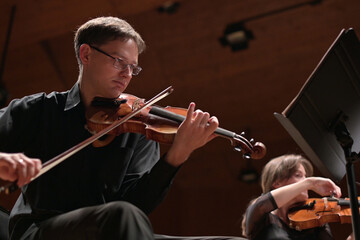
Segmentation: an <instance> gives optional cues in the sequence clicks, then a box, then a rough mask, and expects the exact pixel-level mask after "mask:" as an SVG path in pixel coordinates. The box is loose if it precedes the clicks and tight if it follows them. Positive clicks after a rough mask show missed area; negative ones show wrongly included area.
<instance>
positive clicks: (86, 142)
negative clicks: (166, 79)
mask: <svg viewBox="0 0 360 240" xmlns="http://www.w3.org/2000/svg"><path fill="white" fill-rule="evenodd" d="M173 90H174V88H173V87H172V86H170V87H168V88H166V89H164V90H163V91H162V92H160V93H158V94H157V95H156V96H155V97H153V98H151V99H150V100H149V101H147V102H145V103H144V104H143V105H142V106H141V107H138V108H136V109H134V110H133V111H132V112H130V113H128V114H127V115H125V116H124V117H122V118H121V119H118V120H116V121H114V122H113V123H112V124H111V125H109V126H108V127H106V128H104V129H103V130H101V131H99V132H98V133H96V134H94V135H92V136H91V137H89V138H88V139H85V140H84V141H82V142H80V143H79V144H77V145H75V146H73V147H71V148H70V149H68V150H67V151H65V152H63V153H61V154H59V155H57V156H56V157H54V158H52V159H50V160H49V161H47V162H46V163H44V164H43V165H42V168H41V170H40V172H39V173H38V174H37V175H36V176H35V177H33V178H32V179H31V180H30V182H31V181H33V180H35V179H37V178H38V177H40V176H41V175H43V174H44V173H46V172H47V171H49V170H50V169H52V168H53V167H55V166H57V165H58V164H60V163H61V162H63V161H64V160H65V159H67V158H69V157H71V156H72V155H74V154H75V153H77V152H78V151H80V150H81V149H83V148H85V147H86V146H88V145H89V144H91V143H93V142H94V141H96V140H98V139H99V138H101V137H102V136H104V135H105V134H107V133H109V132H110V131H111V130H113V129H115V128H116V127H118V126H120V125H121V124H123V123H124V122H126V121H128V120H129V119H130V118H132V117H134V116H135V115H137V114H138V113H140V112H141V111H142V110H143V109H145V108H147V107H149V106H151V105H153V104H154V103H156V102H158V101H160V100H161V99H163V98H165V97H166V96H168V95H169V94H170V93H172V92H173ZM17 189H18V186H17V184H16V182H11V183H8V184H6V185H4V186H1V187H0V193H1V192H5V193H6V194H9V193H12V192H14V191H15V190H17Z"/></svg>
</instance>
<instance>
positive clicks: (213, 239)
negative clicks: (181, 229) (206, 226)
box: [155, 234, 246, 240]
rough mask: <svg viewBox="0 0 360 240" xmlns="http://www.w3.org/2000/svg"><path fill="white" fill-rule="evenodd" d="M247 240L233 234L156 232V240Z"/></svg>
mask: <svg viewBox="0 0 360 240" xmlns="http://www.w3.org/2000/svg"><path fill="white" fill-rule="evenodd" d="M167 239H168V240H171V239H172V240H200V239H201V240H246V238H242V237H232V236H198V237H185V236H169V235H161V234H155V240H167Z"/></svg>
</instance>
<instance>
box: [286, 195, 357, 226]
mask: <svg viewBox="0 0 360 240" xmlns="http://www.w3.org/2000/svg"><path fill="white" fill-rule="evenodd" d="M358 201H359V204H360V197H358ZM359 210H360V208H359ZM288 218H289V222H290V223H289V226H290V227H291V228H294V229H296V230H298V231H301V230H304V229H309V228H315V227H320V226H322V225H324V224H326V223H336V222H338V223H351V208H350V200H349V199H348V198H340V199H336V198H309V199H308V200H307V201H306V202H305V204H304V205H301V206H297V207H294V208H292V209H290V211H289V213H288Z"/></svg>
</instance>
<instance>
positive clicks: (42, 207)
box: [0, 84, 177, 231]
mask: <svg viewBox="0 0 360 240" xmlns="http://www.w3.org/2000/svg"><path fill="white" fill-rule="evenodd" d="M85 125H86V119H85V108H84V105H83V103H82V101H81V97H80V91H79V86H78V84H75V85H74V87H73V88H72V89H71V90H69V91H66V92H52V93H51V94H48V95H47V94H45V93H39V94H35V95H31V96H27V97H24V98H22V99H16V100H13V101H12V102H11V103H10V104H9V106H8V107H6V108H4V109H1V110H0V151H1V152H8V153H17V152H22V153H24V154H25V155H26V156H28V157H33V158H39V159H41V161H42V162H43V163H45V162H46V161H48V160H50V159H52V158H54V157H56V156H57V155H59V154H61V153H62V152H64V151H66V150H68V149H69V148H71V147H73V146H74V145H76V144H78V143H80V142H82V141H83V140H85V139H87V138H89V137H90V136H91V134H90V133H89V132H88V131H87V130H86V129H85ZM176 171H177V168H175V167H172V166H171V165H169V164H167V163H166V162H165V161H164V160H160V161H159V145H158V143H156V142H154V141H151V140H147V139H146V138H145V137H144V136H143V135H140V134H136V133H124V134H121V135H120V136H118V137H116V138H115V140H113V141H112V142H111V143H110V144H109V145H107V146H105V147H101V148H95V147H93V146H92V145H89V146H87V147H86V148H84V149H82V150H81V151H79V152H78V153H76V154H75V155H73V156H71V157H70V158H69V159H67V160H65V161H64V162H62V163H60V164H59V165H58V166H56V167H54V168H53V169H51V170H49V171H48V172H46V173H45V174H43V175H42V176H40V177H39V178H37V179H35V180H34V181H32V182H31V183H30V184H28V185H26V186H24V187H23V188H22V193H21V194H20V196H19V199H18V200H17V202H16V204H15V206H14V208H13V209H12V211H11V220H10V230H11V229H13V228H14V226H15V225H16V228H17V231H24V228H26V227H27V226H28V225H29V223H31V222H36V221H41V220H44V219H46V218H48V217H51V216H54V215H56V214H60V213H64V212H68V211H71V210H75V209H78V208H81V207H86V206H94V205H98V204H103V203H106V202H110V201H115V200H123V201H128V202H130V203H133V204H134V205H136V206H137V207H139V208H140V209H142V210H143V211H144V212H145V213H150V212H151V211H152V210H153V209H154V208H155V207H156V206H157V205H158V204H159V203H160V201H161V200H162V199H163V197H164V195H165V193H166V192H167V190H168V187H169V186H170V184H171V181H172V179H173V177H174V175H175V173H176ZM21 220H26V221H21ZM25 222H26V224H25ZM18 228H19V229H18Z"/></svg>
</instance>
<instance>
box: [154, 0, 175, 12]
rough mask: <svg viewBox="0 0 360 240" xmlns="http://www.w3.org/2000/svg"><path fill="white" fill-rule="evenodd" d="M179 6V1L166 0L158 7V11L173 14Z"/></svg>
mask: <svg viewBox="0 0 360 240" xmlns="http://www.w3.org/2000/svg"><path fill="white" fill-rule="evenodd" d="M179 6H180V3H179V2H174V1H167V2H165V3H163V4H162V5H161V6H160V7H159V8H158V12H159V13H164V12H165V13H167V14H173V13H175V12H176V11H177V10H178V8H179Z"/></svg>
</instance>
